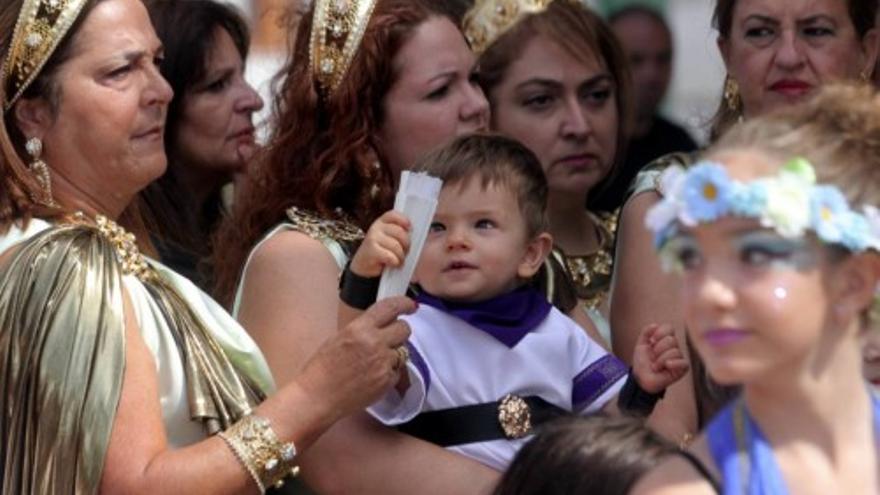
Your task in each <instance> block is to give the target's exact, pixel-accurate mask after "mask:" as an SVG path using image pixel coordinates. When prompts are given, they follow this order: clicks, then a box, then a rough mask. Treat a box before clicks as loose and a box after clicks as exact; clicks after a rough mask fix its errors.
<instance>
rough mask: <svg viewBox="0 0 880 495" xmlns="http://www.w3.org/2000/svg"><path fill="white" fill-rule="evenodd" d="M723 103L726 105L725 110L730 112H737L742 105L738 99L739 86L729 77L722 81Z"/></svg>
mask: <svg viewBox="0 0 880 495" xmlns="http://www.w3.org/2000/svg"><path fill="white" fill-rule="evenodd" d="M724 101H725V102H726V103H727V108H728V109H730V111H732V112H737V111H739V108H740V105H741V103H742V102H741V101H740V97H739V84H737V83H736V80H735V79H734V78H732V77H730V76H727V78H725V80H724Z"/></svg>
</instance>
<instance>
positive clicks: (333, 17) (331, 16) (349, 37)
mask: <svg viewBox="0 0 880 495" xmlns="http://www.w3.org/2000/svg"><path fill="white" fill-rule="evenodd" d="M375 6H376V0H315V12H314V17H313V18H312V32H311V37H310V39H309V65H310V67H311V71H312V74H313V76H314V78H315V81H317V83H318V87H319V89H320V92H321V95H322V96H329V95H331V94H332V93H333V92H334V91H336V88H337V87H339V83H340V82H342V79H343V78H344V77H345V73H346V72H347V71H348V67H349V65H351V61H352V59H354V56H355V54H356V53H357V50H358V47H359V46H360V44H361V39H363V37H364V32H366V30H367V25H368V24H369V23H370V16H372V14H373V8H374V7H375Z"/></svg>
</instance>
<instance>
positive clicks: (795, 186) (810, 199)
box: [645, 158, 880, 252]
mask: <svg viewBox="0 0 880 495" xmlns="http://www.w3.org/2000/svg"><path fill="white" fill-rule="evenodd" d="M661 183H662V184H664V185H665V187H664V190H663V199H662V200H661V201H660V202H659V203H658V204H656V205H655V206H653V207H652V208H651V209H650V210H648V213H647V216H646V218H645V224H646V225H647V227H648V228H649V229H650V230H651V231H652V232H653V233H654V242H655V245H656V247H657V248H658V249H659V250H660V251H661V252H662V250H663V246H664V244H665V243H666V241H668V240H669V238H670V237H671V236H672V235H674V234H675V232H676V231H677V230H678V228H679V227H681V226H682V225H684V226H688V227H692V226H696V225H698V224H700V223H708V222H713V221H715V220H718V219H719V218H721V217H723V216H728V215H729V216H738V217H744V218H754V219H755V220H758V221H759V222H760V223H761V225H763V226H765V227H768V228H772V229H774V230H775V231H776V232H778V233H779V235H782V236H784V237H798V236H802V235H804V234H805V233H807V231H812V232H813V233H814V234H815V235H816V237H817V238H818V239H819V240H821V241H822V242H825V243H829V244H836V245H839V246H842V247H845V248H846V249H848V250H849V251H852V252H860V251H864V250H866V249H874V250H877V251H880V210H878V209H877V208H873V207H870V206H865V207H864V213H862V212H856V211H854V210H852V209H851V208H850V206H849V203H848V202H847V200H846V198H845V197H844V196H843V194H842V193H841V192H840V190H839V189H838V188H836V187H834V186H830V185H817V184H816V174H815V172H814V171H813V167H812V165H810V163H809V162H808V161H807V160H805V159H803V158H795V159H792V160H790V161H789V162H787V163H786V164H785V165H783V166H782V168H781V169H780V170H779V172H778V173H777V174H776V175H774V176H771V177H764V178H761V179H757V180H753V181H748V182H740V181H735V180H732V179H730V177H729V176H728V175H727V172H726V171H725V169H724V168H723V167H722V166H721V165H719V164H717V163H712V162H703V163H700V164H697V165H695V166H694V167H692V168H690V169H688V170H684V169H674V168H671V169H667V170H666V171H665V172H664V173H663V181H662V182H661Z"/></svg>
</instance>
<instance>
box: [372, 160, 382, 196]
mask: <svg viewBox="0 0 880 495" xmlns="http://www.w3.org/2000/svg"><path fill="white" fill-rule="evenodd" d="M372 175H373V177H372V185H371V186H370V198H371V199H376V197H378V196H379V191H380V188H379V180H380V178H381V177H382V164H381V163H379V160H376V161H374V162H373V174H372Z"/></svg>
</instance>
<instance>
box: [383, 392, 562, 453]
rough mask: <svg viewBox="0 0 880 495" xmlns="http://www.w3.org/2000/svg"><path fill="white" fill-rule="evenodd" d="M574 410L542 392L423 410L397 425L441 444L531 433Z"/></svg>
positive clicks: (418, 436)
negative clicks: (483, 402)
mask: <svg viewBox="0 0 880 495" xmlns="http://www.w3.org/2000/svg"><path fill="white" fill-rule="evenodd" d="M569 414H571V413H570V412H569V411H566V410H565V409H562V408H561V407H559V406H556V405H554V404H551V403H549V402H547V401H546V400H544V399H542V398H540V397H538V396H535V395H533V396H529V397H517V396H515V395H508V396H506V397H505V398H503V399H502V400H500V401H496V402H487V403H485V404H476V405H473V406H461V407H453V408H450V409H439V410H436V411H427V412H423V413H421V414H419V415H418V416H416V417H415V418H413V419H412V420H411V421H408V422H406V423H403V424H401V425H399V426H398V427H397V429H398V430H399V431H401V432H403V433H406V434H409V435H412V436H414V437H416V438H421V439H422V440H425V441H428V442H431V443H433V444H436V445H439V446H441V447H449V446H452V445H461V444H465V443H474V442H487V441H490V440H501V439H514V438H521V437H524V436H526V435H528V434H529V433H530V432H531V431H532V428H533V427H535V426H538V425H540V424H543V423H546V422H548V421H550V420H552V419H555V418H558V417H560V416H565V415H569Z"/></svg>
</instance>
